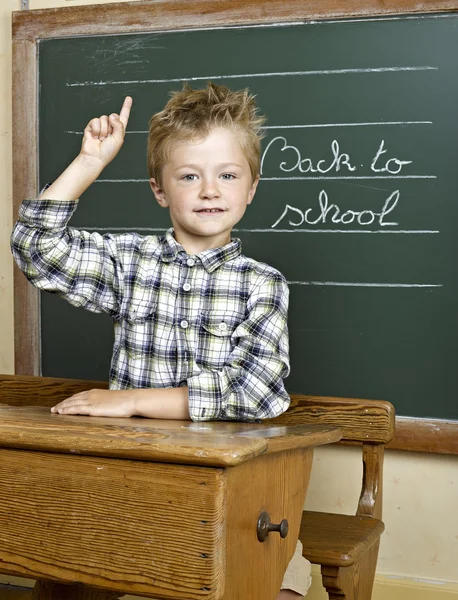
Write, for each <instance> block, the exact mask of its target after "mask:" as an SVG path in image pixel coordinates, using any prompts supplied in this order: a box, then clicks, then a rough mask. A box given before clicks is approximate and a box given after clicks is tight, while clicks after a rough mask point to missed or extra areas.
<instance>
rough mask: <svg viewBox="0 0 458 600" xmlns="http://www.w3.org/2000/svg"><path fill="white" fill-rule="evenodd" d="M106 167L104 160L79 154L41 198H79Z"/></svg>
mask: <svg viewBox="0 0 458 600" xmlns="http://www.w3.org/2000/svg"><path fill="white" fill-rule="evenodd" d="M103 169H104V164H103V163H102V161H100V160H99V159H96V158H92V157H89V156H84V155H82V154H79V155H78V156H77V157H76V158H75V160H74V161H73V162H72V163H71V164H70V165H69V166H68V167H67V168H66V169H65V171H64V172H63V173H62V174H61V175H60V176H59V177H58V178H57V179H56V180H55V181H54V183H53V184H52V185H50V186H49V187H48V188H47V189H46V190H45V191H44V192H43V193H42V194H41V195H40V196H39V199H40V200H48V199H50V200H77V199H78V198H79V197H80V196H81V195H82V194H83V193H84V192H85V191H86V190H87V188H88V187H89V186H90V185H91V184H92V183H94V181H95V180H96V179H97V177H98V176H99V175H100V173H101V172H102V171H103Z"/></svg>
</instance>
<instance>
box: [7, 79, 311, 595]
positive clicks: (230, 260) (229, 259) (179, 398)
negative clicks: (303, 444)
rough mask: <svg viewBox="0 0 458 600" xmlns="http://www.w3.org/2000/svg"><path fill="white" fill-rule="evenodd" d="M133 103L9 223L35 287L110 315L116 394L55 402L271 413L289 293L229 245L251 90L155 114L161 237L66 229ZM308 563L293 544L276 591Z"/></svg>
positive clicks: (145, 412)
mask: <svg viewBox="0 0 458 600" xmlns="http://www.w3.org/2000/svg"><path fill="white" fill-rule="evenodd" d="M131 106H132V99H131V98H129V97H127V98H126V99H125V101H124V104H123V107H122V109H121V112H120V114H119V116H118V115H116V114H112V115H110V116H109V117H107V116H102V117H100V118H98V119H92V120H91V121H90V123H89V124H88V126H87V127H86V129H85V131H84V136H83V142H82V147H81V151H80V154H79V155H78V156H77V158H76V159H75V160H74V161H73V162H72V163H71V164H70V166H69V167H68V168H67V169H66V170H65V171H64V172H63V173H62V174H61V175H60V177H59V178H58V179H57V180H56V181H55V182H54V183H53V184H52V185H51V186H50V187H48V188H47V189H45V191H44V192H42V194H41V195H40V197H39V198H38V200H28V201H25V202H24V203H23V205H22V206H21V209H20V212H19V220H18V222H17V223H16V226H15V229H14V231H13V235H12V249H13V254H14V256H15V259H16V261H17V263H18V265H19V267H20V268H21V269H22V270H23V272H24V273H25V275H26V276H27V278H28V279H29V281H30V282H31V283H32V284H33V285H35V286H36V287H38V288H40V289H43V290H48V291H52V292H56V293H59V294H60V295H61V296H63V297H64V298H65V299H66V300H68V301H69V302H70V303H71V304H73V305H75V306H82V307H84V308H87V309H88V310H91V311H94V312H102V311H103V312H107V313H108V314H110V315H111V317H112V318H113V320H114V330H115V340H114V348H113V356H112V362H111V369H110V389H109V390H88V391H86V392H82V393H79V394H76V395H74V396H72V397H71V398H68V399H67V400H64V401H63V402H60V403H59V404H57V405H56V406H54V407H53V408H52V409H51V410H52V412H54V413H59V414H74V415H76V414H79V415H94V416H96V415H97V416H113V417H114V416H116V417H130V416H133V415H138V416H144V417H149V418H162V419H189V418H191V419H193V420H196V421H199V420H209V419H220V420H228V419H236V420H244V421H254V420H258V419H263V418H268V417H275V416H276V415H279V414H281V413H282V412H284V411H285V410H286V409H287V407H288V404H289V396H288V394H287V393H286V391H285V388H284V385H283V378H284V377H286V376H287V374H288V372H289V361H288V338H287V327H286V320H287V309H288V288H287V285H286V282H285V279H284V277H283V276H282V275H281V274H280V273H279V272H278V271H276V270H275V269H273V268H272V267H269V266H267V265H265V264H262V263H258V262H256V261H254V260H252V259H249V258H247V257H245V256H243V255H242V254H241V245H240V241H239V240H234V239H231V231H232V228H233V226H234V225H235V224H236V223H237V222H238V221H239V220H240V219H241V218H242V216H243V214H244V213H245V210H246V207H247V205H248V204H250V203H251V201H252V199H253V197H254V194H255V191H256V187H257V184H258V181H259V167H260V138H261V126H262V123H263V118H262V117H260V116H259V115H258V114H257V109H256V106H255V103H254V98H253V97H252V96H250V95H249V93H248V91H247V90H245V91H242V92H232V91H230V90H228V89H227V88H225V87H222V86H216V85H214V84H208V86H207V88H206V89H204V90H192V89H191V88H189V87H188V86H185V87H184V88H183V90H182V91H180V92H176V93H174V94H173V95H172V98H171V100H169V102H168V103H167V104H166V106H165V108H164V110H163V111H161V112H159V113H157V114H155V115H153V117H152V118H151V120H150V129H149V138H148V167H149V172H150V185H151V188H152V190H153V193H154V195H155V197H156V200H157V201H158V203H159V204H160V206H162V207H164V208H168V209H169V211H170V217H171V221H172V224H173V228H172V229H170V230H169V231H168V232H167V233H166V234H165V236H161V237H157V236H147V237H142V236H139V235H137V234H132V233H130V234H120V235H105V236H101V235H100V234H98V233H92V234H89V233H87V232H84V231H77V230H75V229H73V228H69V227H67V222H68V220H69V218H70V217H71V215H72V213H73V211H74V210H75V209H76V206H77V199H78V198H79V197H80V195H81V194H82V193H83V192H84V191H85V190H86V189H87V188H88V187H89V186H90V185H91V183H93V182H94V181H95V180H96V179H97V177H98V176H99V175H100V173H101V172H102V170H103V169H104V168H105V166H106V165H107V164H108V163H109V162H111V161H112V160H113V158H114V157H115V156H116V155H117V153H118V152H119V150H120V148H121V146H122V144H123V141H124V135H125V130H126V127H127V123H128V120H129V114H130V109H131ZM297 563H300V566H299V568H298V567H297ZM308 567H309V565H308V563H307V562H306V561H305V560H304V559H302V556H301V552H300V547H299V548H298V550H297V552H296V555H295V557H294V558H293V560H292V561H291V563H290V566H289V567H288V571H287V574H286V576H285V581H284V584H283V586H282V588H283V590H282V591H281V592H280V596H279V598H283V599H285V600H286V599H287V598H297V597H298V596H299V597H300V596H302V595H304V594H305V593H306V591H307V589H308V585H309V568H308Z"/></svg>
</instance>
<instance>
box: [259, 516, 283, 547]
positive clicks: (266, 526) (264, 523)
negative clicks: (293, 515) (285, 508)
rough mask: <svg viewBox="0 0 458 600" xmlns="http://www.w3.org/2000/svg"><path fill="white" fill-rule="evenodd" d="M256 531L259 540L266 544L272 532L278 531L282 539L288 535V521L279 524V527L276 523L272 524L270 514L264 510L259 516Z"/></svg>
mask: <svg viewBox="0 0 458 600" xmlns="http://www.w3.org/2000/svg"><path fill="white" fill-rule="evenodd" d="M256 530H257V534H258V540H259V541H260V542H265V541H266V539H267V536H268V535H269V533H270V532H271V531H278V533H279V534H280V537H282V538H285V537H286V536H287V535H288V521H287V520H286V519H282V521H281V523H278V524H277V525H276V524H275V523H271V521H270V517H269V513H267V512H266V511H265V510H264V511H262V513H261V514H260V515H259V519H258V525H257V529H256Z"/></svg>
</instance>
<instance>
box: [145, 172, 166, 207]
mask: <svg viewBox="0 0 458 600" xmlns="http://www.w3.org/2000/svg"><path fill="white" fill-rule="evenodd" d="M149 185H150V187H151V189H152V190H153V194H154V195H155V197H156V200H157V201H158V204H159V206H162V208H168V206H169V203H168V202H167V199H166V197H165V193H164V190H163V189H162V188H161V186H160V185H159V184H158V183H157V181H156V180H155V179H154V178H153V177H151V179H150V180H149Z"/></svg>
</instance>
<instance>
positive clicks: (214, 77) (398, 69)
mask: <svg viewBox="0 0 458 600" xmlns="http://www.w3.org/2000/svg"><path fill="white" fill-rule="evenodd" d="M406 71H411V72H415V71H438V67H431V66H418V67H377V68H366V69H321V70H317V71H285V72H281V71H279V72H271V73H236V74H233V75H199V76H192V77H173V78H171V79H125V80H122V81H75V82H73V83H66V84H65V85H66V86H67V87H87V86H99V85H139V84H150V83H176V82H182V81H208V80H212V81H215V80H217V79H246V78H255V77H307V76H314V75H348V74H361V73H366V74H367V73H398V72H406Z"/></svg>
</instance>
